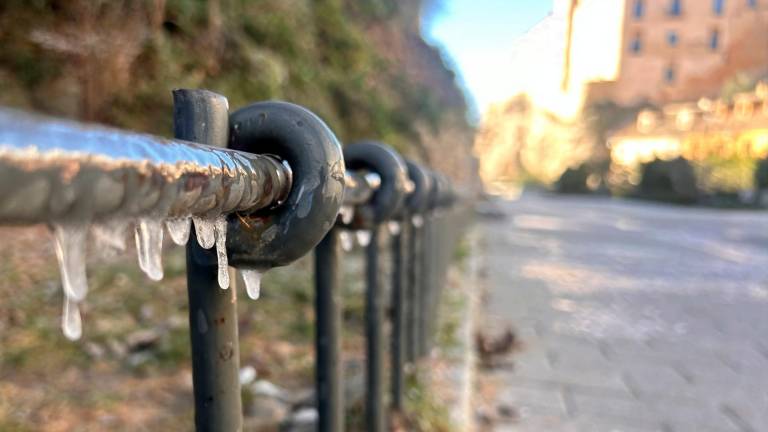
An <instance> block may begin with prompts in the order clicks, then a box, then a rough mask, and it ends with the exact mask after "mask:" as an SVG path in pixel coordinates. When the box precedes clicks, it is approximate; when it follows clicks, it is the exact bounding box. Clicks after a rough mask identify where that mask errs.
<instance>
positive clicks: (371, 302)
mask: <svg viewBox="0 0 768 432" xmlns="http://www.w3.org/2000/svg"><path fill="white" fill-rule="evenodd" d="M344 159H345V162H346V165H347V167H348V168H349V169H351V170H366V171H370V172H373V173H375V174H377V175H378V176H379V177H380V179H381V185H380V187H379V188H378V189H377V190H376V192H375V193H374V194H373V196H372V197H371V200H370V202H369V203H367V204H366V205H364V206H361V207H359V208H358V212H359V213H360V215H361V216H360V217H359V218H357V217H356V223H357V224H358V225H359V226H357V227H356V228H357V229H361V228H362V229H369V230H370V233H371V239H370V243H369V244H368V246H367V248H366V253H365V255H366V269H365V273H366V284H367V288H366V292H365V335H366V356H367V365H366V366H367V369H366V415H365V417H366V432H383V431H384V430H385V419H384V400H383V399H384V392H383V390H384V389H383V386H382V384H383V382H382V381H383V379H382V378H383V373H384V371H383V368H384V356H383V354H384V353H383V343H384V340H383V325H384V322H383V319H384V314H383V309H382V308H383V305H382V300H381V285H380V283H379V248H380V247H381V245H380V243H381V231H382V228H381V227H382V224H383V223H385V222H386V221H388V220H390V219H392V217H393V216H395V215H396V214H398V212H399V211H400V209H401V207H402V205H403V202H404V201H405V193H406V183H407V181H408V173H407V167H406V164H405V161H404V160H403V159H402V158H401V157H400V155H399V154H397V152H395V151H394V150H393V149H392V148H390V147H388V146H386V145H384V144H381V143H376V142H370V141H369V142H366V141H363V142H358V143H353V144H350V145H348V146H346V147H345V148H344Z"/></svg>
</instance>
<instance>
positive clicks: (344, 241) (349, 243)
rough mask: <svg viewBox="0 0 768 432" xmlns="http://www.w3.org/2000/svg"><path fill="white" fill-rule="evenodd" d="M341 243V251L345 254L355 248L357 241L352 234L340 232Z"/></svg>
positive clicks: (344, 231)
mask: <svg viewBox="0 0 768 432" xmlns="http://www.w3.org/2000/svg"><path fill="white" fill-rule="evenodd" d="M339 243H341V249H342V250H343V251H344V252H349V251H351V250H352V248H353V247H355V240H354V239H353V238H352V233H351V232H349V231H346V230H342V231H340V232H339Z"/></svg>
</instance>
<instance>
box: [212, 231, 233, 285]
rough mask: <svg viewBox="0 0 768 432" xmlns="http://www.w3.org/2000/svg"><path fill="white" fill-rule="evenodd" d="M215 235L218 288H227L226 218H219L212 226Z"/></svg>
mask: <svg viewBox="0 0 768 432" xmlns="http://www.w3.org/2000/svg"><path fill="white" fill-rule="evenodd" d="M213 227H214V232H215V233H216V258H218V260H219V286H220V287H221V288H223V289H227V288H229V263H227V217H226V216H219V217H218V218H216V220H215V221H214V224H213Z"/></svg>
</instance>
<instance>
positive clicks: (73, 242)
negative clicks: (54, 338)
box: [53, 224, 88, 340]
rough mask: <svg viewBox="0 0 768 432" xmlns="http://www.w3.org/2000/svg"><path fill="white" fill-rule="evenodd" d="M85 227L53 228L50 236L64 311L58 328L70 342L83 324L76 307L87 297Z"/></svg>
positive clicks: (79, 333) (70, 225)
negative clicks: (62, 296) (62, 292)
mask: <svg viewBox="0 0 768 432" xmlns="http://www.w3.org/2000/svg"><path fill="white" fill-rule="evenodd" d="M87 233H88V226H87V225H85V224H66V225H63V224H56V225H54V226H53V235H54V242H55V245H56V246H55V249H56V258H57V260H58V262H59V272H60V273H61V285H62V288H63V291H64V310H63V315H62V319H61V327H62V330H64V336H66V337H67V338H69V339H71V340H76V339H79V338H80V335H81V333H82V324H81V321H80V307H79V306H78V303H80V302H81V301H83V299H85V295H86V294H87V293H88V279H87V278H86V275H85V238H86V234H87Z"/></svg>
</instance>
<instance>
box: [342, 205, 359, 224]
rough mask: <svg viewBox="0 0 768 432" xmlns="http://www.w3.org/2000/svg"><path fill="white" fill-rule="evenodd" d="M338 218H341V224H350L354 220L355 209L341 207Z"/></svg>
mask: <svg viewBox="0 0 768 432" xmlns="http://www.w3.org/2000/svg"><path fill="white" fill-rule="evenodd" d="M339 216H340V217H341V223H343V224H344V225H349V224H351V223H352V219H354V218H355V208H354V207H352V206H341V208H340V209H339Z"/></svg>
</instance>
